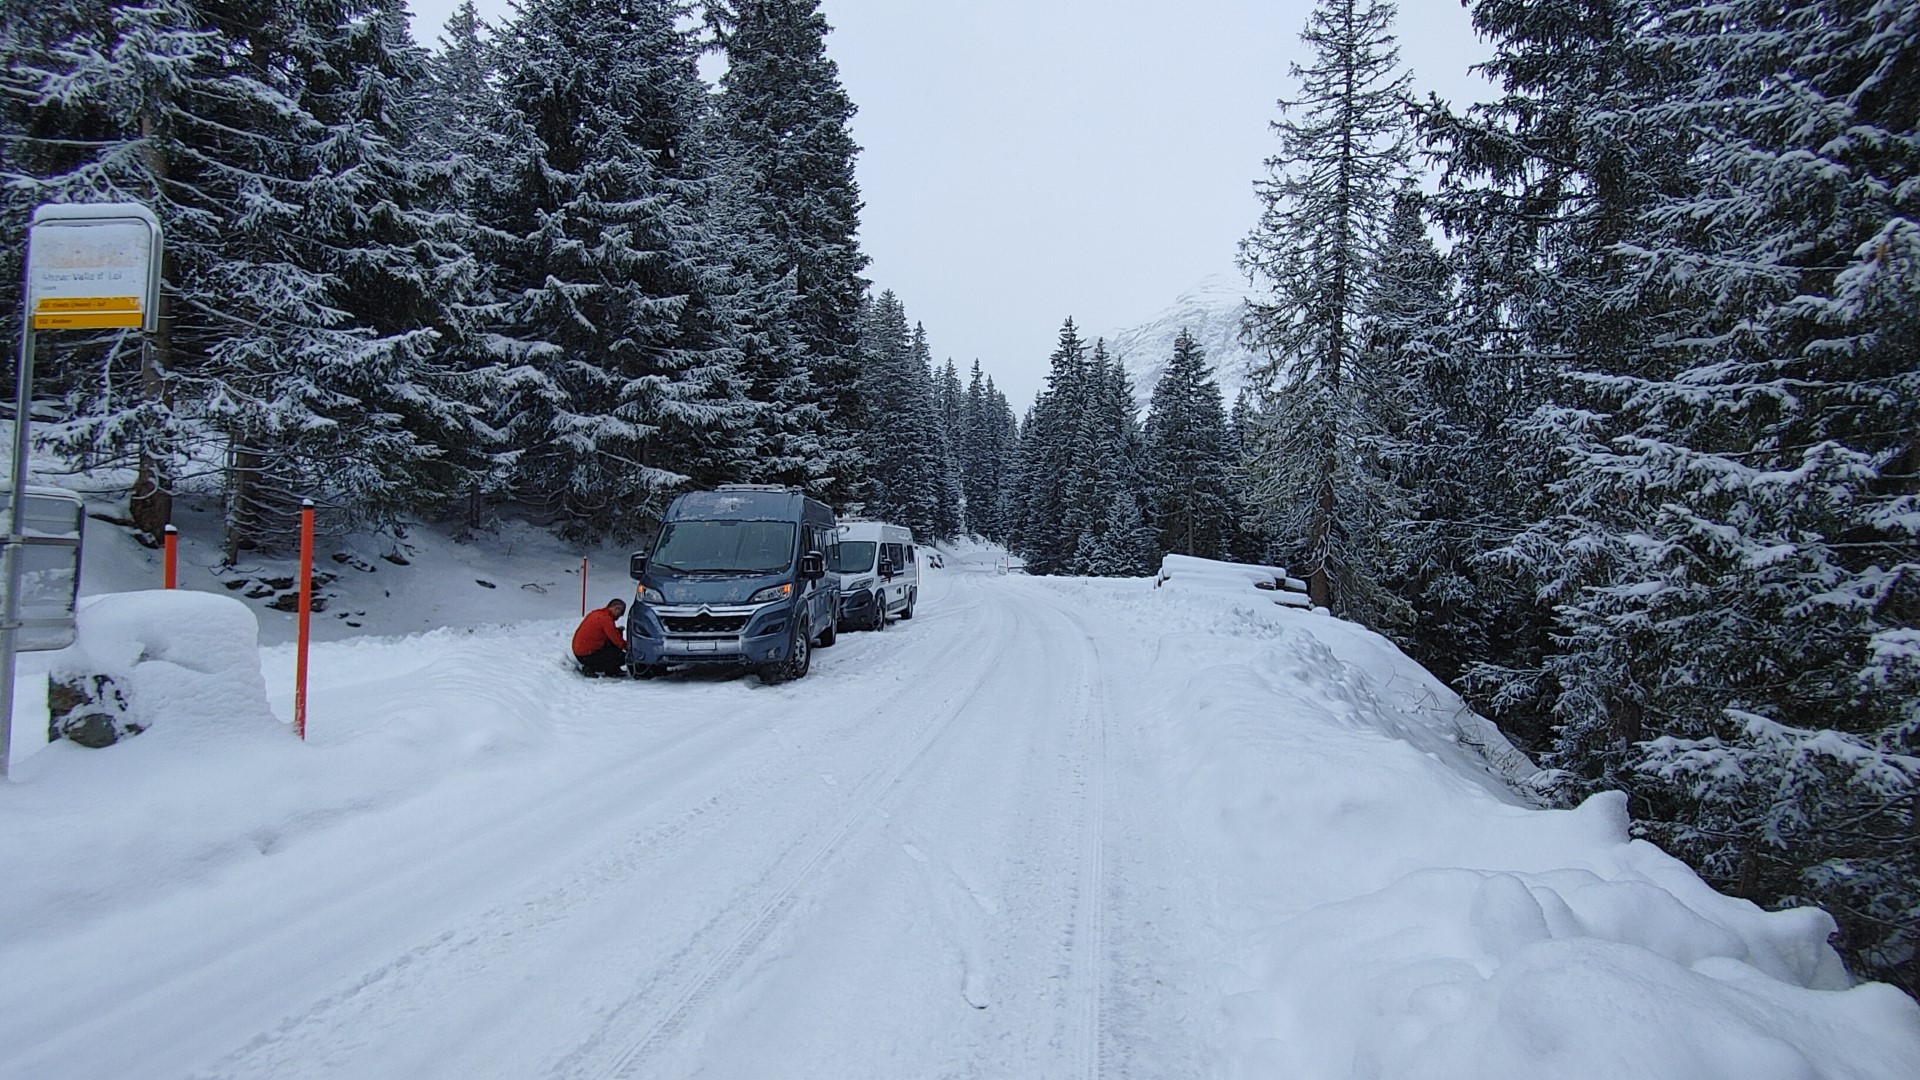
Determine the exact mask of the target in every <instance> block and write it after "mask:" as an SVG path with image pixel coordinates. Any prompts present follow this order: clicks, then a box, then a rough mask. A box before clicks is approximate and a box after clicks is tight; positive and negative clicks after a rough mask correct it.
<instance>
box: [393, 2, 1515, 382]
mask: <svg viewBox="0 0 1920 1080" xmlns="http://www.w3.org/2000/svg"><path fill="white" fill-rule="evenodd" d="M456 2H457V0H412V4H413V10H414V13H415V33H416V36H417V37H418V38H419V39H420V40H421V42H422V43H424V44H427V45H429V46H431V45H434V44H435V43H436V42H437V41H438V39H439V35H440V28H441V27H442V26H443V25H444V24H445V22H446V16H447V13H448V12H450V11H451V10H452V8H453V6H454V4H455V3H456ZM479 7H480V10H481V13H482V14H483V15H484V16H485V17H486V18H487V19H488V20H489V21H490V22H495V23H498V22H500V21H503V20H504V19H505V18H506V17H507V16H508V14H509V11H510V7H509V2H508V0H479ZM821 9H822V10H823V11H824V12H825V14H826V16H827V20H828V21H829V22H830V23H832V25H833V27H834V33H833V34H832V36H830V37H829V38H828V39H827V52H828V54H829V55H830V56H832V57H833V59H834V60H835V61H836V62H837V63H838V64H839V67H840V78H841V81H842V82H843V83H844V84H845V86H846V88H847V92H848V94H850V95H851V96H852V98H853V100H854V103H855V104H856V105H858V106H859V109H860V112H859V115H858V116H856V117H855V118H854V121H853V132H854V137H855V138H856V139H857V140H858V141H859V143H860V145H861V147H862V152H861V155H860V159H859V179H860V189H861V194H862V196H863V197H864V198H865V200H866V210H865V212H864V213H863V214H862V217H861V221H862V225H861V243H862V245H863V246H864V247H865V249H866V251H867V254H868V255H869V256H871V257H872V259H873V264H872V266H871V267H869V269H868V276H869V277H871V278H872V279H873V281H874V282H875V284H876V285H877V286H879V287H881V288H889V289H892V290H894V291H895V292H896V293H898V294H899V295H900V298H901V300H902V301H904V302H905V304H906V306H907V315H908V317H909V318H911V319H914V320H917V321H919V322H922V323H924V324H925V325H926V327H927V334H928V337H929V339H930V341H931V342H932V345H933V349H934V356H935V358H936V360H938V361H944V360H945V359H946V358H948V357H952V358H953V359H954V360H955V361H957V362H958V363H959V364H960V366H961V368H962V370H963V371H964V370H965V368H966V367H967V366H968V365H969V364H971V363H972V362H973V360H974V359H975V358H978V359H979V360H980V362H981V366H982V367H983V368H985V370H986V371H987V373H988V374H990V375H992V376H993V377H994V381H995V382H996V383H998V384H999V385H1000V387H1001V388H1002V389H1003V390H1005V391H1006V392H1007V395H1008V397H1009V398H1011V399H1013V402H1014V408H1015V410H1016V411H1024V410H1025V407H1026V405H1027V404H1028V403H1029V402H1031V400H1032V398H1033V395H1034V393H1035V392H1036V391H1037V390H1038V389H1039V387H1040V385H1041V382H1042V379H1043V377H1044V376H1045V373H1046V366H1047V354H1048V353H1050V352H1051V351H1052V349H1053V343H1054V339H1055V337H1056V335H1057V333H1058V331H1059V328H1060V323H1061V322H1062V321H1063V320H1064V319H1065V318H1066V317H1067V316H1069V315H1071V316H1072V317H1073V319H1074V321H1075V322H1076V323H1077V324H1078V325H1079V326H1080V327H1081V328H1082V329H1083V331H1085V332H1086V333H1087V334H1088V335H1089V336H1091V335H1094V334H1105V333H1111V332H1113V331H1116V330H1121V329H1125V328H1127V327H1129V326H1133V325H1135V324H1137V323H1141V322H1144V321H1146V320H1147V319H1148V318H1150V317H1151V316H1153V315H1154V314H1156V313H1157V312H1159V311H1160V309H1162V308H1164V307H1166V306H1167V305H1168V304H1170V303H1171V302H1172V301H1173V300H1174V299H1175V298H1176V297H1177V296H1179V295H1180V293H1182V292H1184V291H1185V290H1186V289H1188V288H1189V287H1191V286H1193V285H1195V284H1197V283H1198V282H1199V281H1200V280H1201V279H1203V278H1205V277H1206V276H1208V275H1209V274H1234V273H1236V271H1235V270H1234V265H1233V260H1234V252H1235V245H1236V244H1237V243H1238V242H1239V240H1240V238H1241V237H1242V236H1244V235H1245V234H1246V232H1247V230H1248V229H1249V228H1250V227H1251V226H1252V225H1253V222H1254V220H1255V218H1256V216H1257V214H1258V205H1257V203H1256V202H1255V200H1254V196H1253V182H1254V181H1255V180H1256V179H1258V178H1259V177H1260V176H1261V175H1262V167H1261V162H1262V161H1263V160H1264V159H1265V158H1266V156H1267V155H1268V154H1270V153H1272V152H1273V150H1274V146H1275V144H1274V139H1273V136H1272V134H1271V133H1270V131H1269V130H1268V127H1267V124H1268V122H1269V121H1271V120H1273V119H1274V118H1275V116H1276V115H1277V110H1276V108H1275V105H1274V102H1275V101H1276V100H1277V99H1278V98H1280V97H1281V96H1283V95H1290V94H1292V93H1294V92H1295V89H1296V87H1295V85H1294V83H1293V81H1292V80H1291V79H1289V78H1288V75H1287V65H1288V63H1289V62H1290V61H1293V60H1296V59H1301V58H1302V56H1303V47H1302V45H1301V43H1300V40H1299V36H1300V30H1301V27H1302V26H1304V25H1305V22H1306V18H1307V14H1308V12H1309V11H1310V10H1312V3H1311V0H821ZM1399 34H1400V47H1401V60H1402V62H1403V63H1404V64H1405V65H1406V66H1407V67H1408V68H1410V69H1411V70H1412V71H1413V73H1414V80H1415V84H1416V87H1417V88H1418V91H1419V92H1420V94H1421V95H1422V96H1424V95H1425V93H1426V92H1427V91H1429V90H1431V91H1434V92H1436V93H1438V94H1440V95H1441V96H1442V97H1444V98H1447V99H1449V100H1454V101H1461V100H1469V99H1477V98H1482V97H1485V96H1487V95H1488V93H1489V91H1488V90H1487V88H1486V84H1485V83H1484V82H1481V81H1480V80H1478V79H1477V78H1476V77H1475V76H1473V75H1471V74H1469V72H1468V70H1467V69H1468V67H1469V66H1470V65H1472V64H1473V63H1475V62H1477V61H1479V60H1481V59H1484V58H1485V56H1486V55H1487V51H1488V50H1487V49H1486V47H1485V46H1484V45H1482V44H1481V43H1479V42H1478V41H1476V40H1475V38H1474V35H1473V28H1472V26H1471V25H1470V23H1469V22H1468V18H1467V13H1466V12H1465V11H1464V10H1463V9H1462V8H1461V7H1460V4H1459V0H1401V3H1400V25H1399Z"/></svg>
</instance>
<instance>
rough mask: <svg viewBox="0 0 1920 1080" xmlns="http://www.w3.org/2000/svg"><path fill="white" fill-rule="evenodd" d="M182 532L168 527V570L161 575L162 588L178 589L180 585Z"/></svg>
mask: <svg viewBox="0 0 1920 1080" xmlns="http://www.w3.org/2000/svg"><path fill="white" fill-rule="evenodd" d="M179 567H180V530H179V529H176V528H174V527H173V526H171V525H169V526H167V534H166V569H165V570H164V571H162V573H161V575H160V587H161V588H163V589H172V588H177V587H178V586H179V584H180V571H179Z"/></svg>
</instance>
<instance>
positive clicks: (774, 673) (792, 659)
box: [760, 623, 813, 684]
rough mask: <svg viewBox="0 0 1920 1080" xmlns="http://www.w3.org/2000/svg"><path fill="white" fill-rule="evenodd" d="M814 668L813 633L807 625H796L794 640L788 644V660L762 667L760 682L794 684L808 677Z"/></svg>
mask: <svg viewBox="0 0 1920 1080" xmlns="http://www.w3.org/2000/svg"><path fill="white" fill-rule="evenodd" d="M812 667H813V632H812V631H810V630H808V629H807V625H806V624H805V623H795V624H794V626H793V639H792V640H791V641H789V642H788V643H787V658H786V659H785V660H775V661H774V662H773V663H771V664H763V665H761V667H760V681H761V682H763V683H768V684H777V683H783V682H792V681H793V680H795V679H800V678H804V677H806V674H807V672H808V671H809V670H810V669H811V668H812Z"/></svg>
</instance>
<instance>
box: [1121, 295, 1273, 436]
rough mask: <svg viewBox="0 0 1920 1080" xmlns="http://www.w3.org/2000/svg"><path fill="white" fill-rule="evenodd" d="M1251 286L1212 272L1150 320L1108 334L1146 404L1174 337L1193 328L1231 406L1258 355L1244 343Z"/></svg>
mask: <svg viewBox="0 0 1920 1080" xmlns="http://www.w3.org/2000/svg"><path fill="white" fill-rule="evenodd" d="M1248 295H1249V289H1248V287H1247V285H1246V283H1245V282H1243V281H1241V280H1240V279H1239V278H1237V277H1235V276H1233V275H1230V274H1213V275H1210V276H1208V277H1207V278H1206V279H1204V280H1202V281H1201V282H1200V283H1199V284H1197V285H1195V286H1194V287H1193V288H1191V289H1188V290H1187V291H1186V292H1184V293H1181V294H1180V298H1179V299H1177V300H1175V301H1174V302H1173V303H1171V304H1169V305H1167V307H1166V308H1164V309H1163V310H1162V311H1161V312H1160V313H1159V314H1157V315H1155V316H1153V317H1152V318H1151V319H1148V320H1147V321H1146V322H1143V323H1141V324H1139V325H1138V326H1135V327H1132V328H1130V329H1126V330H1119V331H1116V332H1114V333H1111V334H1107V335H1105V336H1106V339H1107V348H1108V349H1110V350H1112V351H1113V352H1114V353H1115V354H1116V355H1118V356H1119V357H1120V358H1121V359H1122V361H1124V362H1125V363H1126V365H1127V373H1128V374H1129V375H1131V376H1133V388H1134V392H1135V393H1136V394H1138V395H1139V397H1140V407H1141V409H1143V410H1144V409H1145V408H1146V405H1147V399H1148V397H1149V396H1151V395H1152V393H1153V388H1154V387H1155V386H1156V385H1158V384H1159V382H1160V376H1161V375H1162V374H1164V373H1165V372H1166V370H1167V361H1168V359H1169V358H1171V357H1172V356H1173V341H1174V339H1175V338H1177V337H1179V336H1180V331H1181V330H1182V329H1186V330H1189V331H1192V333H1193V336H1194V339H1195V340H1196V341H1198V342H1199V343H1200V347H1201V348H1203V349H1205V350H1206V353H1207V364H1208V366H1209V367H1211V368H1212V369H1213V373H1214V377H1215V378H1216V379H1218V380H1219V381H1220V394H1221V397H1222V398H1223V399H1224V400H1225V402H1226V405H1227V407H1228V408H1231V407H1232V406H1233V399H1234V397H1235V395H1237V394H1239V392H1240V388H1241V387H1242V386H1245V385H1246V383H1247V364H1248V363H1249V362H1250V361H1251V360H1253V359H1254V354H1253V352H1252V350H1250V349H1248V348H1247V347H1246V346H1244V345H1242V344H1241V343H1240V323H1241V320H1242V318H1243V317H1244V316H1245V315H1246V310H1247V296H1248Z"/></svg>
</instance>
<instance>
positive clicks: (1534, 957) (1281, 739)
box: [1053, 567, 1920, 1080]
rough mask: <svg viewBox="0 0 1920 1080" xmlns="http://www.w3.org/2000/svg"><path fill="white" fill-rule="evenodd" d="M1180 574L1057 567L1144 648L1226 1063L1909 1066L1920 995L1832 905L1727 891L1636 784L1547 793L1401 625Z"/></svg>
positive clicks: (1216, 578) (1263, 1073)
mask: <svg viewBox="0 0 1920 1080" xmlns="http://www.w3.org/2000/svg"><path fill="white" fill-rule="evenodd" d="M1187 571H1188V572H1187V574H1186V575H1185V576H1186V577H1187V578H1189V579H1190V580H1194V581H1197V582H1200V583H1203V584H1200V585H1199V586H1198V587H1190V588H1186V589H1180V588H1173V587H1161V588H1151V587H1150V586H1148V585H1147V584H1146V583H1112V582H1083V583H1071V584H1068V583H1061V584H1056V585H1054V586H1053V587H1054V588H1055V589H1058V590H1063V591H1069V592H1071V593H1074V594H1075V599H1076V602H1078V603H1083V604H1095V605H1099V606H1101V607H1109V606H1110V607H1117V608H1120V609H1122V610H1124V611H1126V612H1127V613H1128V614H1129V615H1130V616H1132V618H1131V619H1130V620H1129V622H1130V624H1131V625H1130V626H1129V627H1128V629H1129V631H1130V632H1131V633H1132V634H1133V635H1134V636H1135V637H1136V638H1137V639H1138V640H1141V641H1151V642H1153V655H1152V659H1151V664H1150V667H1149V668H1148V670H1147V671H1146V672H1145V673H1144V674H1143V676H1142V683H1143V685H1144V688H1145V692H1146V694H1147V695H1149V696H1148V697H1147V698H1145V699H1144V701H1143V703H1142V706H1141V715H1142V721H1143V723H1145V724H1146V725H1147V726H1148V727H1149V728H1150V729H1152V731H1153V732H1154V735H1155V737H1156V738H1157V740H1158V741H1159V743H1160V746H1161V754H1162V761H1163V762H1164V768H1165V772H1166V779H1167V783H1168V786H1169V787H1170V789H1171V794H1172V796H1173V798H1174V801H1175V807H1176V811H1175V812H1176V813H1177V815H1178V818H1179V827H1180V828H1181V830H1182V832H1183V835H1184V837H1185V840H1186V842H1187V843H1189V844H1191V845H1193V847H1194V849H1195V850H1196V851H1199V852H1203V853H1204V855H1203V857H1202V861H1203V862H1204V863H1205V864H1207V865H1210V866H1212V867H1215V868H1217V869H1218V872H1219V874H1220V878H1219V880H1218V882H1217V883H1216V884H1215V886H1214V890H1215V893H1216V897H1215V900H1216V904H1217V906H1218V909H1219V910H1220V911H1221V912H1223V913H1225V914H1226V918H1227V922H1228V925H1227V926H1226V927H1225V929H1226V931H1227V935H1228V940H1230V941H1231V942H1232V943H1233V944H1232V946H1231V947H1232V948H1233V949H1234V951H1235V955H1234V956H1233V957H1232V969H1233V971H1234V973H1235V974H1234V976H1233V977H1232V978H1231V979H1229V980H1227V982H1226V983H1225V984H1224V985H1223V986H1222V1003H1221V1008H1222V1021H1221V1023H1222V1029H1223V1037H1224V1039H1225V1040H1226V1042H1227V1047H1226V1049H1227V1058H1228V1063H1229V1064H1230V1066H1231V1068H1232V1069H1234V1070H1235V1072H1234V1073H1233V1075H1238V1076H1245V1077H1288V1078H1297V1080H1312V1078H1326V1080H1335V1078H1346V1077H1422V1078H1448V1080H1452V1078H1459V1080H1491V1078H1504V1077H1512V1078H1515V1080H1520V1078H1527V1080H1533V1078H1537V1077H1542V1076H1561V1077H1616V1076H1640V1077H1672V1078H1676V1080H1678V1078H1707V1077H1726V1078H1728V1080H1734V1078H1739V1080H1766V1078H1779V1080H1789V1078H1793V1080H1798V1078H1804V1077H1811V1076H1855V1077H1885V1078H1888V1080H1892V1078H1894V1077H1904V1076H1909V1075H1912V1069H1913V1068H1914V1066H1915V1064H1916V1063H1920V1009H1916V1008H1915V1006H1914V1003H1913V1002H1912V1001H1911V1000H1910V999H1908V998H1907V997H1906V996H1905V995H1903V994H1901V993H1900V992H1899V991H1897V990H1895V989H1894V988H1892V987H1889V986H1885V985H1881V984H1869V985H1862V986H1853V985H1851V982H1850V980H1849V978H1848V976H1847V974H1846V972H1845V969H1844V968H1843V966H1842V964H1841V961H1840V959H1839V956H1838V955H1837V954H1836V953H1835V951H1834V950H1833V949H1832V948H1831V947H1830V946H1829V945H1828V944H1827V939H1828V936H1829V935H1830V934H1831V933H1832V932H1833V930H1834V924H1833V922H1832V920H1831V919H1830V918H1829V917H1828V916H1827V915H1826V914H1825V913H1823V912H1820V911H1817V910H1804V909H1803V910H1796V911H1783V912H1767V911H1763V910H1761V909H1760V908H1758V907H1756V906H1755V905H1753V904H1751V903H1749V902H1747V901H1745V900H1739V899H1734V898H1732V897H1728V896H1724V895H1721V894H1719V893H1717V892H1715V891H1714V890H1713V889H1711V888H1709V887H1708V886H1707V885H1706V884H1705V883H1704V882H1702V881H1701V880H1700V879H1699V877H1698V876H1696V875H1695V874H1694V873H1693V872H1692V871H1691V870H1690V869H1689V868H1688V867H1686V866H1685V865H1684V864H1682V863H1680V862H1679V861H1678V860H1676V859H1674V858H1672V857H1670V856H1668V855H1667V854H1665V853H1664V852H1662V851H1661V850H1660V849H1658V848H1657V847H1654V846H1653V845H1651V844H1648V843H1645V842H1643V841H1638V840H1634V839H1631V838H1630V836H1629V834H1628V818H1627V813H1626V802H1625V798H1624V797H1623V796H1621V795H1618V794H1605V795H1600V796H1597V797H1595V798H1593V799H1591V800H1589V801H1588V802H1587V803H1586V804H1584V805H1582V806H1580V807H1579V808H1577V809H1573V810H1547V809H1541V808H1539V807H1538V806H1536V805H1534V804H1533V803H1532V801H1531V799H1530V798H1529V797H1528V796H1527V794H1525V793H1526V792H1527V790H1528V788H1527V780H1528V779H1529V776H1528V774H1529V773H1530V771H1531V766H1530V764H1529V763H1527V762H1526V761H1525V758H1524V756H1523V755H1520V754H1518V752H1517V751H1514V750H1513V749H1512V747H1511V746H1510V745H1508V744H1506V742H1505V740H1504V739H1501V738H1499V737H1498V734H1497V732H1493V733H1492V734H1491V735H1488V734H1487V732H1488V731H1489V729H1491V725H1489V724H1487V723H1486V722H1485V721H1484V720H1481V719H1480V718H1478V717H1475V716H1473V714H1472V713H1471V712H1470V711H1469V710H1468V709H1467V708H1466V706H1465V705H1464V703H1462V702H1461V701H1460V700H1459V698H1458V697H1457V696H1455V695H1453V694H1452V693H1451V692H1450V691H1449V690H1447V688H1446V687H1445V686H1444V685H1442V684H1440V683H1439V682H1438V681H1437V680H1435V679H1433V678H1432V676H1431V675H1429V674H1428V673H1427V672H1425V671H1424V670H1423V669H1421V668H1420V667H1419V666H1418V665H1417V664H1415V663H1414V662H1413V661H1411V660H1410V659H1408V658H1407V657H1406V656H1405V655H1404V654H1402V653H1400V652H1399V650H1398V649H1396V648H1394V647H1393V646H1392V644H1391V643H1389V642H1387V641H1386V640H1385V639H1383V638H1381V637H1379V636H1378V635H1376V634H1373V633H1371V632H1369V631H1367V630H1364V629H1362V628H1360V627H1357V626H1354V625H1352V624H1350V623H1345V622H1342V621H1340V620H1337V619H1332V618H1329V617H1327V616H1325V615H1318V614H1314V613H1310V612H1305V611H1300V610H1296V609H1289V608H1286V607H1281V606H1276V605H1275V604H1274V603H1273V602H1272V600H1271V596H1272V594H1271V593H1255V592H1254V590H1253V589H1252V588H1251V587H1250V586H1249V585H1248V584H1242V585H1241V586H1240V588H1241V589H1242V590H1244V591H1242V592H1240V593H1237V594H1236V593H1235V591H1234V590H1233V589H1231V588H1227V587H1224V586H1223V585H1222V584H1221V583H1222V582H1223V581H1226V580H1230V579H1231V578H1232V577H1233V576H1234V574H1233V572H1232V571H1229V570H1227V569H1224V568H1222V569H1220V570H1218V571H1215V572H1212V573H1209V572H1207V568H1204V567H1188V568H1187ZM1266 573H1267V571H1266V569H1260V570H1259V571H1258V574H1257V575H1256V576H1260V577H1265V576H1266ZM1170 576H1171V580H1170V581H1169V582H1168V585H1169V586H1171V585H1173V584H1175V583H1178V582H1180V581H1181V578H1182V576H1183V575H1182V574H1181V573H1180V570H1179V568H1178V567H1175V568H1174V572H1173V573H1172V574H1171V575H1170ZM1240 576H1241V577H1242V578H1243V579H1244V578H1246V574H1244V573H1243V574H1241V575H1240ZM1103 614H1105V613H1103Z"/></svg>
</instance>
